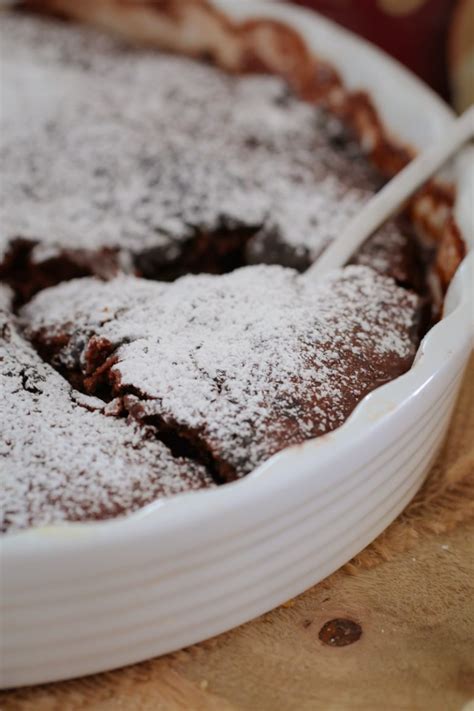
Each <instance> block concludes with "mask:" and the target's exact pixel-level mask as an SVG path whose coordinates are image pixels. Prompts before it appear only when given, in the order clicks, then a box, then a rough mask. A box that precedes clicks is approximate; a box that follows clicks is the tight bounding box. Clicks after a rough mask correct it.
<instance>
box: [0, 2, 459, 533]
mask: <svg viewBox="0 0 474 711" xmlns="http://www.w3.org/2000/svg"><path fill="white" fill-rule="evenodd" d="M31 5H34V6H35V9H43V10H44V9H46V10H50V9H53V10H55V11H56V12H58V11H59V12H60V13H61V14H62V15H63V17H62V19H60V20H59V19H57V18H54V19H50V18H46V17H40V16H37V15H35V14H29V13H28V12H24V11H23V12H9V13H2V16H1V18H0V29H1V44H2V52H3V53H4V56H5V58H6V71H5V87H6V92H7V97H8V96H9V92H14V89H15V92H14V93H15V95H16V98H15V99H14V100H12V101H10V100H9V102H7V103H13V104H14V105H15V106H16V110H15V111H13V112H11V111H6V112H3V113H2V124H3V125H2V141H1V154H0V155H1V158H0V160H1V170H2V177H3V180H2V188H3V190H2V195H1V202H0V225H1V234H0V277H1V280H2V282H3V283H4V284H3V286H2V287H1V288H2V291H1V297H2V304H1V305H2V309H1V319H2V321H1V331H0V334H1V340H0V381H1V388H2V397H1V401H0V408H1V428H2V432H1V435H2V436H1V443H0V467H1V475H2V479H3V486H2V497H3V501H2V507H1V508H2V524H1V527H2V530H3V531H14V530H17V529H21V528H26V527H29V526H38V525H45V524H50V523H54V522H58V521H64V520H66V521H84V520H97V519H107V518H111V517H114V516H118V515H122V514H124V513H127V512H131V511H134V510H136V509H138V508H140V507H142V506H144V505H146V504H148V503H150V502H152V501H155V500H156V499H158V498H160V497H167V496H171V495H174V494H176V493H180V492H183V491H187V490H192V489H202V488H206V487H214V486H218V485H222V484H224V483H226V482H229V481H233V480H236V479H239V478H241V477H243V476H245V475H247V474H248V473H250V472H251V471H253V470H254V469H255V468H256V467H258V466H259V465H260V464H262V463H263V462H265V461H266V460H267V459H268V458H269V457H271V456H272V455H274V454H276V453H277V452H279V451H281V450H282V449H284V448H285V447H288V446H291V445H295V444H299V443H301V442H303V441H305V440H307V439H311V438H314V437H318V436H320V435H323V434H325V433H327V432H329V431H331V430H334V429H335V428H336V427H339V426H340V425H341V424H343V422H344V421H345V420H346V419H347V417H348V416H349V415H350V413H351V412H352V411H353V410H354V408H355V407H356V405H357V404H358V403H359V402H360V401H361V399H362V398H363V397H364V396H365V395H366V394H367V393H369V392H370V391H372V390H373V389H374V388H377V387H379V386H380V385H382V384H383V383H386V382H388V381H390V380H392V379H393V378H396V377H397V376H399V375H401V374H402V373H404V372H406V371H407V370H408V369H409V368H410V367H411V365H412V362H413V359H414V356H415V353H416V350H417V347H418V345H419V342H420V339H421V337H422V336H423V333H424V331H425V330H426V328H427V325H428V324H429V322H430V318H431V314H432V313H434V311H435V309H434V308H433V300H434V297H433V291H432V289H431V285H432V283H433V280H434V278H435V276H436V275H437V276H438V277H441V279H440V280H439V281H440V282H441V284H443V283H446V280H447V279H448V278H449V273H447V272H446V271H445V272H443V273H440V272H439V269H437V259H438V255H439V253H440V251H441V250H442V249H444V250H445V251H449V254H450V255H451V256H452V259H453V263H452V264H451V266H450V270H451V271H452V269H453V268H455V266H456V265H457V263H458V261H459V258H460V256H461V255H462V244H461V243H460V241H459V238H458V237H457V233H456V230H455V227H454V224H453V222H452V219H451V217H450V196H449V194H448V193H445V192H444V191H443V190H442V189H440V188H435V187H432V188H431V189H429V188H427V189H426V190H425V191H424V192H423V194H421V195H420V196H418V198H417V199H416V200H415V201H414V202H413V204H412V205H411V206H410V209H409V210H407V211H406V213H405V214H404V215H403V216H402V217H401V218H398V219H397V220H394V221H391V222H389V223H388V224H387V225H385V226H384V227H383V228H382V229H381V230H380V231H379V232H378V233H377V234H375V235H374V236H373V237H371V238H370V239H369V240H368V241H367V243H366V244H365V245H364V247H363V248H362V249H361V250H360V251H359V252H358V253H357V254H356V255H354V257H353V259H352V260H351V264H350V265H348V266H346V267H345V268H343V269H341V270H338V271H336V272H334V273H332V274H330V275H328V277H327V278H326V279H324V280H323V281H321V282H319V283H318V284H314V283H312V281H311V279H310V278H309V277H308V276H306V275H305V270H306V269H307V267H308V266H309V265H310V264H311V263H312V262H313V261H314V260H316V259H317V258H318V256H319V255H320V254H321V253H322V252H323V250H324V249H325V247H326V246H327V245H328V244H329V243H330V242H331V241H332V240H333V239H334V238H335V237H336V236H337V235H338V234H339V233H340V231H341V230H342V229H343V228H344V226H345V225H346V224H347V222H348V221H349V220H350V219H351V217H353V216H354V215H355V214H356V213H357V211H358V210H360V208H361V207H362V206H363V205H364V204H365V203H366V202H367V201H368V200H370V197H371V196H372V195H374V193H375V192H376V191H377V190H378V189H379V188H380V186H381V185H382V184H383V182H384V180H386V179H387V177H388V176H389V175H390V174H392V173H393V172H394V171H395V170H396V169H398V168H400V167H401V165H403V163H404V162H406V160H408V159H409V154H408V152H407V151H406V150H405V149H402V148H400V147H397V146H396V145H395V144H391V143H390V142H389V141H388V140H387V139H386V137H385V135H384V133H383V129H382V127H381V125H380V122H378V119H377V116H376V113H375V111H374V110H373V108H372V107H371V104H370V101H369V100H368V99H367V98H366V97H363V96H362V95H352V96H351V95H350V94H349V93H348V92H346V91H345V89H344V87H343V86H342V84H341V82H340V80H339V78H338V77H337V74H336V73H335V72H334V71H333V70H331V68H330V67H328V66H327V65H325V64H323V63H321V62H319V63H318V61H317V60H315V59H314V58H312V57H310V56H309V54H308V53H307V51H306V50H305V49H304V45H303V44H302V42H301V40H299V38H297V37H296V36H295V35H294V33H293V32H292V31H290V30H285V28H284V27H283V26H280V25H277V24H276V23H273V24H271V23H270V24H269V25H268V26H267V27H266V30H267V38H268V32H270V35H271V37H273V40H274V41H273V40H272V42H273V44H272V42H270V44H269V45H268V46H269V47H270V46H271V48H272V51H271V52H270V51H263V49H262V48H261V46H260V45H259V32H260V31H262V29H264V28H263V25H264V24H265V23H264V21H262V27H261V26H260V25H259V23H258V22H255V23H253V24H252V23H250V24H249V25H248V26H237V25H235V26H233V25H232V24H231V23H230V21H225V20H224V19H223V18H222V17H220V16H218V15H217V14H216V13H215V12H214V10H212V9H211V6H210V5H208V4H207V3H203V2H195V3H193V2H191V1H190V2H185V3H183V4H182V5H181V6H180V7H181V14H179V13H178V15H177V14H176V12H173V11H172V8H173V6H174V5H175V3H170V4H169V7H168V9H166V8H165V7H164V6H160V7H161V9H159V7H158V6H157V7H156V8H155V9H154V10H153V12H154V13H155V15H154V24H153V23H152V25H150V26H149V33H148V34H147V35H146V37H140V36H137V32H138V30H137V28H138V27H139V24H137V23H135V24H133V23H130V24H129V25H128V26H130V27H134V32H133V34H131V35H130V36H129V37H127V36H125V38H124V36H123V35H126V34H127V33H126V32H124V31H123V28H124V27H126V26H127V23H126V22H125V20H124V18H123V17H122V13H123V12H124V9H123V6H124V5H125V4H121V3H114V2H110V1H109V2H104V3H100V4H99V3H96V4H95V7H97V6H98V5H101V7H102V8H103V9H104V14H103V15H102V16H101V18H100V22H99V19H98V18H97V17H96V16H95V14H94V11H93V5H91V4H90V3H83V4H81V7H82V10H81V12H80V13H79V11H78V10H77V8H76V9H74V7H73V6H71V4H70V3H68V2H63V3H62V2H54V3H49V2H41V3H40V2H35V3H31ZM148 5H149V4H144V5H143V7H142V10H143V13H144V17H148V15H149V12H150V8H149V7H148ZM139 6H140V3H137V4H136V6H135V9H134V10H133V12H137V11H138V8H139ZM191 6H193V7H194V9H196V10H197V9H199V12H200V13H201V14H199V17H200V18H201V21H202V18H203V17H207V19H208V21H209V23H210V25H209V27H211V26H212V28H213V31H212V32H211V29H209V31H208V34H207V35H206V33H204V34H201V35H200V43H201V45H202V42H203V41H204V40H203V39H202V37H206V36H207V38H208V39H207V41H208V45H209V46H201V45H199V46H196V43H195V42H194V44H193V42H192V41H191V40H192V37H191V36H190V35H186V33H182V34H179V33H178V32H177V29H176V28H177V27H178V26H179V27H181V29H183V28H185V27H186V26H187V25H186V23H187V22H188V21H190V20H188V19H187V15H186V12H187V10H189V8H190V7H191ZM176 7H177V6H176ZM170 8H171V9H170ZM105 9H107V12H105ZM175 9H176V8H175ZM23 10H24V8H23ZM206 13H207V15H206ZM78 14H81V17H79V19H82V20H84V19H85V20H90V21H93V22H96V23H97V24H101V25H105V26H108V27H109V28H111V29H115V30H117V31H119V33H120V34H121V35H122V38H121V39H114V38H113V37H112V36H104V35H103V34H100V33H99V32H98V31H97V30H94V29H92V28H86V27H80V26H78V25H73V24H71V23H69V22H65V21H64V16H66V17H74V16H76V15H78ZM112 20H113V21H112ZM122 23H123V24H122ZM212 23H214V24H212ZM152 30H153V31H152ZM164 30H167V33H165V36H166V37H167V38H168V40H166V41H165V40H164V39H163V36H164V35H163V34H162V31H164ZM218 30H219V31H220V32H221V34H222V36H223V37H224V38H227V40H228V39H229V37H232V38H233V41H234V45H232V46H233V47H234V50H235V51H234V54H233V55H232V57H233V59H232V61H231V59H230V58H229V56H227V55H226V57H224V56H223V55H222V53H220V51H219V47H221V44H220V43H219V42H220V40H219V37H220V35H219V32H218ZM160 32H161V34H160ZM272 33H273V35H272ZM285 33H287V34H285ZM138 34H139V33H138ZM184 37H188V40H189V43H190V46H183V43H184V39H183V38H184ZM179 38H181V39H180V40H179ZM124 39H128V40H134V42H135V44H137V42H138V41H139V40H140V39H143V40H145V39H146V40H147V41H146V44H147V45H148V47H145V48H144V47H136V46H133V47H132V46H131V45H130V44H129V43H127V42H125V41H124ZM178 40H179V41H178ZM284 40H286V43H285V41H284ZM144 43H145V42H142V44H144ZM150 45H151V46H150ZM154 45H160V46H165V48H167V49H175V50H179V51H181V52H182V53H187V54H199V55H203V54H205V55H206V57H207V59H213V60H214V65H213V64H211V63H209V62H203V61H197V60H196V59H193V58H189V57H184V56H175V55H172V54H162V53H159V52H158V51H156V48H155V46H154ZM226 46H227V45H226ZM229 46H230V45H229ZM211 50H212V51H211ZM237 50H238V51H237ZM289 57H290V59H291V58H293V59H292V61H290V59H289ZM216 65H217V66H216ZM225 70H227V71H225ZM228 70H231V71H230V72H229V71H228ZM38 82H41V86H45V87H47V89H46V91H45V92H43V93H42V94H41V96H40V95H35V91H34V87H35V86H37V85H38ZM22 102H23V103H22ZM21 107H23V109H22V108H21ZM32 107H33V108H34V110H33V111H31V109H32ZM25 112H26V115H25ZM20 114H23V120H21V121H19V120H18V116H19V115H20ZM427 206H428V207H430V206H431V208H433V209H432V210H431V211H430V215H429V216H427ZM433 215H434V216H435V217H436V219H431V218H432V216H433ZM436 220H437V224H436ZM421 232H422V233H423V239H421V238H420V234H421ZM289 476H291V473H289Z"/></svg>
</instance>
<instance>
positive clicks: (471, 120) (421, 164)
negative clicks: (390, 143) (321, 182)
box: [306, 106, 474, 279]
mask: <svg viewBox="0 0 474 711" xmlns="http://www.w3.org/2000/svg"><path fill="white" fill-rule="evenodd" d="M473 137H474V106H471V108H469V109H468V110H467V111H465V112H464V113H463V114H462V116H460V117H459V118H457V119H456V120H455V121H454V122H453V123H452V124H451V125H450V126H449V127H448V128H447V130H446V131H445V133H444V135H443V137H442V138H441V139H440V140H439V141H437V142H436V143H435V144H434V145H433V146H431V147H430V148H428V149H427V150H425V151H423V152H422V153H420V154H419V155H418V156H417V157H416V158H415V159H414V160H412V161H411V162H410V163H409V164H408V165H407V166H406V167H405V168H404V169H403V170H402V171H401V172H400V173H398V174H397V175H396V176H395V177H394V178H392V180H390V182H388V183H387V184H386V185H385V186H384V187H383V188H382V190H380V191H379V192H378V193H377V194H376V195H375V196H374V197H373V198H372V199H371V200H370V201H369V202H368V203H367V205H366V206H365V207H363V208H362V210H361V211H360V212H359V214H358V215H356V217H355V218H354V219H353V220H352V221H351V222H350V223H349V225H348V226H347V228H346V229H345V230H343V232H342V233H341V234H340V235H339V237H337V238H336V239H335V240H334V241H333V242H332V243H331V244H330V245H329V247H328V248H327V249H326V250H325V251H324V252H323V254H322V256H321V257H320V258H319V259H318V260H317V261H316V262H315V263H314V264H313V265H312V266H311V267H310V268H309V269H308V270H307V272H306V275H307V276H308V277H311V279H315V278H316V279H317V278H319V277H321V276H323V275H324V274H326V273H327V272H328V271H330V270H331V269H337V268H338V267H341V266H343V265H344V264H345V263H346V262H347V261H348V260H349V259H350V257H351V256H352V255H353V254H354V252H356V251H357V249H358V248H359V247H360V246H361V245H362V244H363V243H364V242H365V240H366V239H367V238H368V237H370V235H371V234H373V232H375V230H376V229H378V228H379V227H380V226H381V225H383V224H384V222H386V221H387V220H388V219H389V218H390V217H392V216H393V215H394V213H396V212H398V211H399V210H400V208H401V206H402V205H403V203H404V202H405V201H406V200H408V198H409V197H411V196H412V195H413V193H415V192H416V191H417V190H418V189H419V188H420V187H421V186H422V185H423V183H425V182H426V181H427V180H428V178H430V177H431V176H432V175H433V173H435V172H436V171H437V170H438V169H439V168H440V167H441V166H442V165H443V164H444V163H446V161H447V160H448V159H449V158H451V157H452V156H453V155H454V154H455V153H457V152H458V151H459V149H460V148H461V147H462V145H463V144H464V143H466V142H467V141H468V140H469V139H470V138H473Z"/></svg>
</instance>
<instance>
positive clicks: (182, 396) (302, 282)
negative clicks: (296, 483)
mask: <svg viewBox="0 0 474 711" xmlns="http://www.w3.org/2000/svg"><path fill="white" fill-rule="evenodd" d="M417 308H418V299H417V297H416V296H415V295H413V294H411V293H409V292H407V291H405V290H403V289H401V288H399V287H397V286H396V285H395V283H394V282H393V281H392V280H391V279H389V278H387V277H382V276H380V275H377V274H376V273H375V272H373V271H372V270H371V269H369V268H366V267H356V266H354V267H347V268H346V269H344V270H342V271H339V272H335V273H334V274H332V275H330V276H329V277H328V278H327V279H326V280H325V281H324V282H322V283H320V284H318V285H314V284H313V283H312V282H311V281H310V279H309V278H307V277H303V276H300V275H298V273H297V272H295V271H294V270H291V269H285V268H282V267H270V266H268V267H265V266H256V267H244V268H243V269H240V270H236V271H234V272H233V273H231V274H229V275H224V276H219V277H215V276H214V277H213V276H209V275H203V276H187V277H184V278H182V279H179V280H178V281H176V282H174V283H173V284H170V285H167V284H154V283H152V282H145V281H142V280H139V279H136V278H133V277H120V278H117V279H116V280H114V281H112V282H109V283H101V282H99V281H97V280H94V279H87V280H80V281H75V282H69V283H67V284H63V285H61V286H59V287H56V288H54V289H50V290H47V291H45V292H43V293H41V294H40V295H39V296H37V297H36V298H35V299H34V300H33V302H31V304H30V305H29V306H27V307H26V308H25V310H24V318H25V319H26V321H27V323H28V326H29V329H30V330H31V332H32V333H33V334H38V333H41V334H42V337H43V338H44V337H46V340H48V337H51V336H54V335H57V334H59V333H65V332H68V331H69V333H70V335H71V341H70V343H69V345H68V346H66V348H65V349H64V350H63V352H62V353H60V354H59V355H58V356H57V362H58V363H59V364H61V365H62V366H63V367H70V368H73V369H74V368H77V367H78V365H79V367H81V368H82V369H83V371H84V372H87V369H88V366H89V364H88V362H87V355H86V354H87V352H88V351H87V344H88V342H90V339H91V338H92V339H93V338H99V339H106V340H107V341H108V342H110V343H111V344H112V346H113V347H114V348H115V358H116V361H117V362H116V363H115V365H113V366H112V368H111V371H110V373H111V379H112V381H113V382H114V383H119V386H118V392H119V393H120V394H122V395H123V394H127V393H132V394H133V397H131V398H129V399H128V404H129V406H130V407H131V409H132V410H134V409H135V410H136V412H138V413H139V416H140V417H141V418H142V419H143V417H145V416H147V417H152V418H153V417H159V419H160V422H164V423H166V425H167V426H170V427H173V428H175V429H176V430H177V431H179V432H181V433H184V434H185V435H186V436H189V437H192V438H193V439H194V440H196V439H197V440H198V441H199V444H200V446H201V447H203V448H204V449H205V450H206V451H207V452H210V453H211V455H212V457H213V458H214V459H215V461H216V462H217V467H218V470H219V471H220V473H221V475H222V476H224V477H228V478H233V477H235V476H242V475H243V474H246V473H247V472H249V471H251V470H252V469H253V468H254V467H255V466H257V465H258V464H260V463H261V462H263V461H265V460H266V459H267V458H268V457H269V456H270V455H271V454H273V453H274V452H276V451H278V450H279V449H282V448H283V447H285V446H287V445H289V444H295V443H297V442H301V441H303V440H304V439H307V438H310V437H315V436H318V435H321V434H323V433H325V432H328V431H329V430H332V429H334V428H335V427H337V426H339V425H340V424H342V422H343V421H344V420H345V419H346V418H347V416H348V414H349V413H350V412H351V410H352V409H353V408H354V407H355V405H356V404H357V402H359V401H360V400H361V398H362V397H363V396H364V395H365V394H366V393H367V392H369V391H370V390H372V389H373V388H374V387H377V386H378V385H380V384H381V383H383V382H386V381H388V380H390V379H392V378H393V377H396V376H397V375H399V374H400V373H402V372H404V371H405V370H407V369H408V368H409V366H410V365H411V362H412V359H413V356H414V353H415V347H416V344H415V338H414V329H415V327H416V320H417ZM45 333H46V336H45ZM78 352H79V353H80V354H81V356H80V360H79V364H78V362H77V353H78ZM71 353H74V354H75V356H74V358H73V360H72V362H71ZM137 403H139V408H138V409H137V408H136V405H137Z"/></svg>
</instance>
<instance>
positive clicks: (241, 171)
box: [0, 14, 378, 261]
mask: <svg viewBox="0 0 474 711" xmlns="http://www.w3.org/2000/svg"><path fill="white" fill-rule="evenodd" d="M1 43H2V52H3V54H4V56H5V58H6V59H7V61H5V62H4V68H3V72H2V73H3V83H4V85H5V95H6V97H7V99H8V97H9V96H11V97H13V96H15V97H16V98H15V99H14V100H13V99H10V100H6V101H5V102H4V103H5V109H4V110H3V111H2V136H3V138H2V144H1V152H0V167H1V170H2V174H3V176H4V179H3V181H2V183H3V184H2V197H1V201H0V222H1V224H2V237H1V240H2V245H3V246H1V250H3V251H5V250H6V249H7V248H8V244H9V241H10V240H11V239H12V238H14V237H18V236H21V237H24V238H28V239H31V240H37V241H38V245H37V247H36V248H35V251H34V254H33V259H35V260H37V261H42V260H46V259H48V258H50V257H54V256H55V255H56V254H57V253H58V252H61V250H65V249H78V248H80V249H92V250H94V249H98V248H99V247H108V248H111V249H114V250H118V251H119V252H123V253H125V254H128V255H130V254H131V255H132V256H133V255H136V254H139V253H141V252H143V251H144V250H145V251H146V250H149V249H151V248H160V249H161V250H163V259H164V260H166V259H173V258H175V257H176V254H177V252H179V250H180V249H181V248H182V245H183V243H184V242H185V241H186V240H187V239H189V238H190V237H191V236H192V235H193V234H194V233H195V232H196V230H204V231H206V230H207V231H212V230H216V229H217V228H219V227H220V226H221V227H222V225H225V226H227V227H229V226H230V227H236V226H245V227H250V228H252V229H254V230H255V232H256V233H262V234H264V235H268V234H269V233H271V235H272V236H273V240H274V241H276V242H278V241H279V240H281V241H283V242H284V243H285V244H287V245H290V246H291V249H293V250H295V252H296V253H302V252H304V253H305V254H307V255H309V258H314V257H315V256H316V255H317V254H318V253H320V252H321V250H322V249H323V248H324V246H325V245H326V244H327V243H328V242H329V241H330V240H331V239H333V238H334V237H335V236H336V235H337V234H338V233H339V231H340V230H341V229H342V228H343V226H344V225H345V224H346V223H347V221H348V220H349V218H350V217H351V216H352V215H354V214H355V213H356V212H357V210H358V209H360V206H361V205H362V204H363V203H364V202H365V201H366V200H367V199H368V198H369V197H370V195H371V194H373V192H374V191H375V189H376V187H377V182H378V181H377V178H376V177H375V176H374V174H373V172H372V170H371V168H370V167H369V165H368V163H367V162H366V161H365V160H364V158H363V157H361V155H360V152H359V151H358V149H357V148H356V147H355V145H354V144H353V143H350V142H349V143H347V142H346V141H345V139H343V138H342V135H343V130H342V127H341V125H340V124H339V123H338V122H337V121H336V120H335V119H331V118H329V117H328V116H326V115H324V114H323V113H322V111H321V110H320V109H317V108H315V107H312V106H309V105H306V104H304V103H303V102H300V101H298V100H296V99H294V98H292V97H291V96H290V95H289V94H288V91H287V89H286V88H285V85H284V83H283V81H281V80H279V79H277V78H271V77H263V76H257V77H246V78H245V77H244V78H238V77H229V76H227V75H225V74H224V73H222V72H220V71H219V70H217V69H214V68H211V67H209V66H206V65H203V64H200V63H198V62H194V61H191V60H187V59H184V58H178V57H171V56H166V55H160V54H157V53H155V52H146V51H127V50H125V49H124V48H123V47H121V46H120V45H118V44H115V43H114V42H113V40H110V39H106V38H103V37H102V36H101V35H99V34H96V33H95V32H94V31H92V30H88V29H78V28H75V29H74V31H72V30H71V29H70V27H68V26H67V25H65V26H62V25H61V24H57V23H54V22H52V21H46V20H42V19H38V18H32V17H22V16H21V17H17V16H10V15H8V14H7V15H6V16H5V17H3V18H2V23H1ZM259 240H260V237H259V234H257V236H256V237H255V238H254V241H253V242H252V243H251V244H250V247H249V249H250V252H251V254H253V255H254V257H255V255H260V257H261V246H260V248H259ZM259 250H260V251H259Z"/></svg>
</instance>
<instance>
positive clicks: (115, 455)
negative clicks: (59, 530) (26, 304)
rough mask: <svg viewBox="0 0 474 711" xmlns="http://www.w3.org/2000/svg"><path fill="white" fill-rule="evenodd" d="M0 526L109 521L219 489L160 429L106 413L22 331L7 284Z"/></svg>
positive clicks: (0, 335)
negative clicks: (167, 499) (162, 501)
mask: <svg viewBox="0 0 474 711" xmlns="http://www.w3.org/2000/svg"><path fill="white" fill-rule="evenodd" d="M0 296H1V298H0V302H1V303H0V309H1V310H0V392H1V397H0V421H1V436H0V479H1V486H0V512H1V518H0V530H1V531H6V530H8V531H14V530H16V529H21V528H25V527H27V526H32V525H35V526H41V525H46V524H51V523H55V522H59V521H63V520H69V521H75V520H90V519H96V518H110V517H112V516H117V515H119V514H122V513H124V512H129V511H133V510H135V509H138V508H140V507H142V506H144V505H145V504H147V503H149V502H151V501H154V500H155V499H156V498H159V497H162V496H170V495H172V494H176V493H179V492H182V491H185V490H187V489H197V488H201V487H204V486H212V485H213V482H212V479H211V478H210V477H209V476H208V475H207V474H206V471H205V470H204V468H203V467H200V466H199V465H197V464H195V463H194V462H190V461H187V460H184V459H179V458H174V457H173V456H172V455H171V453H170V452H169V450H168V449H167V448H166V447H165V445H164V444H162V443H161V442H160V441H158V440H157V439H156V437H155V433H154V432H153V431H152V430H151V429H149V428H146V427H140V426H138V425H137V424H136V423H134V422H126V421H125V420H122V419H115V418H112V417H106V416H105V415H104V414H103V412H102V410H103V409H104V403H103V402H101V401H100V400H98V399H97V398H92V397H88V396H85V395H83V394H81V393H78V392H77V391H73V390H71V388H70V386H69V385H68V383H67V382H66V381H65V380H64V379H63V378H62V377H61V376H60V375H59V374H58V373H56V371H55V370H53V369H52V368H51V366H49V365H47V364H45V363H43V362H42V361H41V360H40V358H39V357H38V355H37V354H36V352H35V351H34V350H33V349H32V347H31V346H30V345H29V344H28V343H27V342H25V341H24V340H23V338H22V337H21V336H20V335H19V333H18V331H17V329H16V326H15V324H14V322H13V319H12V317H11V316H10V315H9V313H8V311H5V310H4V309H6V308H8V303H7V302H8V294H7V291H6V290H5V289H4V288H3V287H2V288H1V289H0Z"/></svg>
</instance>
